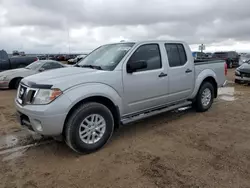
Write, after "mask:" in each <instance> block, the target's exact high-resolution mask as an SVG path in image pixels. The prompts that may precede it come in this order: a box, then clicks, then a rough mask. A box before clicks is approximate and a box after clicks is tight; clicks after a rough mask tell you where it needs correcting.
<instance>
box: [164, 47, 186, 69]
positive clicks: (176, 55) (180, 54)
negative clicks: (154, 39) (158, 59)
mask: <svg viewBox="0 0 250 188" xmlns="http://www.w3.org/2000/svg"><path fill="white" fill-rule="evenodd" d="M165 48H166V51H167V55H168V62H169V66H170V67H178V66H182V65H184V64H186V62H187V56H186V52H185V49H184V47H183V45H182V44H165Z"/></svg>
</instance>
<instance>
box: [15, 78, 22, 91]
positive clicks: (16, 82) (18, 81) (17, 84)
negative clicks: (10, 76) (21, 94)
mask: <svg viewBox="0 0 250 188" xmlns="http://www.w3.org/2000/svg"><path fill="white" fill-rule="evenodd" d="M21 80H22V78H17V79H16V80H15V85H14V89H17V88H18V86H19V84H20V81H21Z"/></svg>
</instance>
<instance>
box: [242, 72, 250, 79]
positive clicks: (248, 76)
mask: <svg viewBox="0 0 250 188" xmlns="http://www.w3.org/2000/svg"><path fill="white" fill-rule="evenodd" d="M240 75H241V76H242V77H247V78H250V74H249V73H245V72H240Z"/></svg>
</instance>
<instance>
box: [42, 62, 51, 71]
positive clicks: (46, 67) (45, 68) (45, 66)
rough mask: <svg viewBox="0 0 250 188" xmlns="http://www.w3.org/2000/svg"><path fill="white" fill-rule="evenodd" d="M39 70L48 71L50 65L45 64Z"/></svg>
mask: <svg viewBox="0 0 250 188" xmlns="http://www.w3.org/2000/svg"><path fill="white" fill-rule="evenodd" d="M41 68H43V69H44V70H48V69H50V63H45V64H44V65H43V66H42V67H41Z"/></svg>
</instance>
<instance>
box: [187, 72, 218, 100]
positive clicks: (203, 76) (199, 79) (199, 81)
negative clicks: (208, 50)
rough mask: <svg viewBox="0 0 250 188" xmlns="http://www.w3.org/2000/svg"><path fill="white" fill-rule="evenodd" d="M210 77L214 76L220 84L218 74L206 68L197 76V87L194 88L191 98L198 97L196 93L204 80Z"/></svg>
mask: <svg viewBox="0 0 250 188" xmlns="http://www.w3.org/2000/svg"><path fill="white" fill-rule="evenodd" d="M208 77H212V78H213V79H214V80H215V82H216V83H217V85H218V81H217V76H216V74H215V72H214V71H212V70H211V69H205V70H203V71H201V72H200V74H199V75H198V76H197V78H196V81H195V88H194V91H193V93H192V95H191V99H194V98H195V97H196V95H197V93H198V91H199V89H200V87H201V84H202V82H203V81H204V80H205V79H206V78H208Z"/></svg>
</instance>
